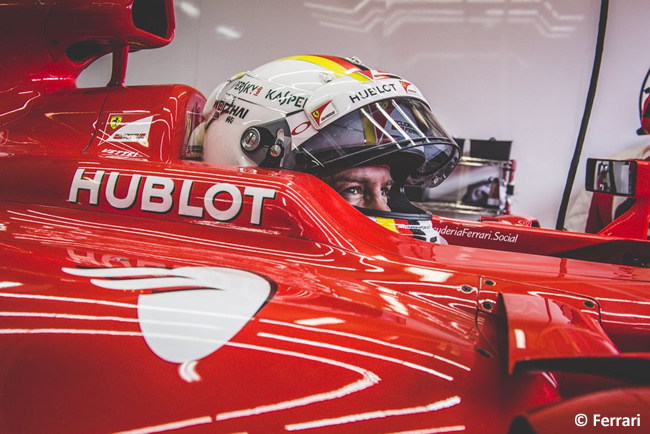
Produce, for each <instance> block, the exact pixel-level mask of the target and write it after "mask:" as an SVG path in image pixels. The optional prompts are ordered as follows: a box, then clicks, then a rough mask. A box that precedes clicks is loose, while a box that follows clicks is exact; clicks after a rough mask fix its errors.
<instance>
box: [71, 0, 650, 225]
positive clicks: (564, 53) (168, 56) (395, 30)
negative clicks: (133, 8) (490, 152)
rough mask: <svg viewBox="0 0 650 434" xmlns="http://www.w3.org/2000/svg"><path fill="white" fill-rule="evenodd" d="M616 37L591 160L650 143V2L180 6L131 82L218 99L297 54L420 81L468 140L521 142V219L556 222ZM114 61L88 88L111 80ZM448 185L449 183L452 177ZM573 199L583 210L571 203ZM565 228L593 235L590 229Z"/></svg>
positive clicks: (100, 68) (458, 0) (387, 0)
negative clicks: (647, 105) (643, 125)
mask: <svg viewBox="0 0 650 434" xmlns="http://www.w3.org/2000/svg"><path fill="white" fill-rule="evenodd" d="M603 4H604V5H605V8H606V10H607V16H606V33H605V39H604V49H603V50H602V64H601V66H600V70H599V72H600V74H599V79H598V82H597V90H596V94H595V99H594V100H593V110H592V111H591V115H590V117H589V124H588V129H587V130H586V135H585V136H584V148H583V150H582V153H581V158H580V165H579V166H578V171H577V175H576V177H575V182H574V183H572V184H571V185H570V192H571V202H575V201H576V198H577V197H578V195H579V194H580V192H581V191H582V190H583V189H584V187H583V186H584V162H585V161H586V159H587V158H588V157H602V158H605V157H608V156H611V155H614V154H616V153H619V152H621V151H624V150H629V149H632V148H635V147H638V146H641V145H645V144H646V143H647V142H648V141H649V140H648V138H647V137H644V136H638V135H637V134H636V130H637V129H638V128H639V126H640V121H639V93H640V90H641V86H642V84H643V81H644V78H645V75H646V72H647V70H648V68H649V67H650V55H648V54H646V53H647V50H646V47H647V40H646V39H645V38H644V37H643V35H644V34H645V32H646V30H645V29H646V28H647V25H646V24H647V20H648V17H650V2H649V1H647V0H625V1H620V0H619V1H612V2H607V1H605V0H603V1H601V0H570V1H567V0H410V1H409V0H327V1H323V2H318V1H312V0H266V1H264V2H262V1H253V0H236V1H221V0H176V1H175V15H176V36H175V39H174V41H173V42H172V43H171V44H170V45H168V46H167V47H164V48H162V49H158V50H148V51H141V52H138V53H135V54H134V55H132V56H131V57H130V59H129V66H128V70H127V80H126V84H127V85H141V84H163V83H183V84H188V85H191V86H193V87H196V88H197V89H198V90H200V91H201V92H202V93H203V94H204V95H206V96H208V95H209V94H210V93H211V92H212V90H213V89H214V88H215V87H216V86H217V85H218V84H219V83H221V82H222V81H224V80H225V79H227V78H230V77H231V76H233V75H234V74H235V73H238V72H241V71H247V70H250V69H253V68H255V67H256V66H258V65H261V64H262V63H265V62H268V61H270V60H273V59H276V58H280V57H285V56H289V55H295V54H331V55H339V56H357V57H359V58H360V59H361V60H363V61H364V62H365V63H366V64H367V65H368V66H370V67H372V68H375V69H383V70H386V71H390V72H393V73H396V74H399V75H402V76H403V77H404V78H406V79H408V80H410V81H412V82H414V83H415V84H416V85H417V86H418V87H419V88H420V90H421V91H422V92H423V93H424V95H425V96H426V97H427V99H428V100H429V102H430V103H431V105H432V108H433V111H434V113H435V114H436V116H437V117H438V119H439V120H440V121H441V122H442V124H443V125H444V126H445V127H446V128H447V130H448V131H449V132H450V133H451V134H452V135H453V136H454V137H462V138H466V139H468V140H469V139H483V140H485V139H489V138H496V139H497V140H504V141H512V146H511V153H510V158H511V159H513V160H515V161H516V173H515V177H514V179H515V185H516V187H515V190H514V195H513V196H512V198H511V212H512V213H513V214H520V215H525V216H530V217H536V218H537V219H539V220H540V222H541V225H542V227H546V228H554V227H556V224H557V221H558V213H559V211H560V209H561V202H562V197H563V194H564V191H565V185H566V184H567V176H568V173H569V167H570V164H571V159H572V157H573V155H574V150H575V148H576V143H577V142H578V137H579V133H580V126H581V122H582V120H583V116H584V113H585V105H586V103H587V96H588V92H589V86H590V83H591V79H592V68H593V65H594V59H595V56H596V46H597V40H598V30H599V23H600V22H601V19H600V17H601V6H602V5H603ZM110 70H111V58H110V56H106V57H105V58H102V59H100V60H99V61H97V62H96V63H95V64H93V65H91V66H90V67H89V68H88V69H87V70H86V71H85V72H84V73H83V74H82V76H81V77H80V79H79V82H78V84H79V86H81V87H92V86H102V85H104V84H106V83H107V82H108V80H109V78H110ZM443 185H444V183H443ZM571 205H572V203H571V204H570V207H571ZM572 225H573V226H571V227H569V225H568V224H567V223H565V224H563V227H568V228H569V229H571V230H582V229H583V228H581V227H580V225H581V223H579V222H578V223H572Z"/></svg>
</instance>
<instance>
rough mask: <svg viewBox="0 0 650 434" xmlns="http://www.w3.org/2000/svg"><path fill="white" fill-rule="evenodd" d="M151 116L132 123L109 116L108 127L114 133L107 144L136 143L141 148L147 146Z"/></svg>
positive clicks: (120, 117) (121, 118) (118, 117)
mask: <svg viewBox="0 0 650 434" xmlns="http://www.w3.org/2000/svg"><path fill="white" fill-rule="evenodd" d="M152 121H153V116H147V117H146V118H142V119H138V120H135V121H132V122H124V120H123V117H122V116H116V115H111V116H110V117H109V125H110V127H111V128H112V129H116V131H115V132H114V133H113V134H111V135H110V137H109V138H108V140H107V141H109V142H128V143H133V142H135V143H138V144H140V145H142V146H149V130H150V129H151V122H152Z"/></svg>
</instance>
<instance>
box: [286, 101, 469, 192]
mask: <svg viewBox="0 0 650 434" xmlns="http://www.w3.org/2000/svg"><path fill="white" fill-rule="evenodd" d="M458 155H459V149H458V146H457V145H456V143H455V142H454V141H453V139H452V138H451V137H450V136H449V135H448V134H447V132H446V131H445V130H444V129H443V128H442V127H441V126H440V124H439V123H438V121H437V120H436V119H435V117H434V116H433V113H431V111H430V110H429V107H428V106H427V105H426V104H425V103H424V102H422V101H420V100H418V99H413V98H394V99H386V100H382V101H378V102H374V103H371V104H368V105H366V106H364V107H361V108H359V109H358V110H355V111H353V112H350V113H348V114H347V115H345V116H343V117H341V118H339V119H337V120H336V121H334V122H333V123H331V124H329V125H327V126H326V127H325V128H323V129H322V130H321V131H319V132H318V133H317V134H315V135H314V136H313V137H311V138H310V139H308V140H306V141H305V142H304V143H303V144H302V145H301V146H300V147H299V148H298V149H296V155H295V156H294V159H289V160H294V161H292V163H293V167H287V168H291V169H294V170H300V171H304V172H309V173H313V174H315V175H318V176H323V175H327V174H331V173H335V172H338V171H341V170H344V169H348V168H350V167H356V166H363V165H369V164H386V165H388V166H389V167H390V168H391V172H392V175H393V177H394V178H395V181H396V182H406V183H408V184H413V185H422V186H424V185H430V184H432V183H439V182H441V181H442V180H443V179H444V178H445V177H446V175H447V174H448V173H449V172H450V171H451V170H452V169H453V167H454V166H455V164H456V162H457V161H458Z"/></svg>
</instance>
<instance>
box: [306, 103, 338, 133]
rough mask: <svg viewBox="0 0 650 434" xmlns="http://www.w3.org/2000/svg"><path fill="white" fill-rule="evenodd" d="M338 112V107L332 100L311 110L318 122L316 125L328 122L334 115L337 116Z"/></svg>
mask: <svg viewBox="0 0 650 434" xmlns="http://www.w3.org/2000/svg"><path fill="white" fill-rule="evenodd" d="M336 113H337V111H336V108H335V107H334V104H332V101H329V102H327V103H325V104H323V105H322V106H320V107H318V108H317V109H316V110H313V111H312V112H311V116H312V117H313V118H314V122H316V125H318V126H319V127H320V126H321V125H322V124H323V123H324V122H326V121H327V120H328V119H330V118H331V117H332V116H335V115H336Z"/></svg>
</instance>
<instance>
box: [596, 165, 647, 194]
mask: <svg viewBox="0 0 650 434" xmlns="http://www.w3.org/2000/svg"><path fill="white" fill-rule="evenodd" d="M636 178H637V162H636V161H633V160H629V161H619V160H597V159H593V158H589V159H588V160H587V177H586V183H585V188H586V190H587V191H593V192H599V193H608V194H613V195H616V196H634V195H635V193H636V181H637V179H636Z"/></svg>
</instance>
